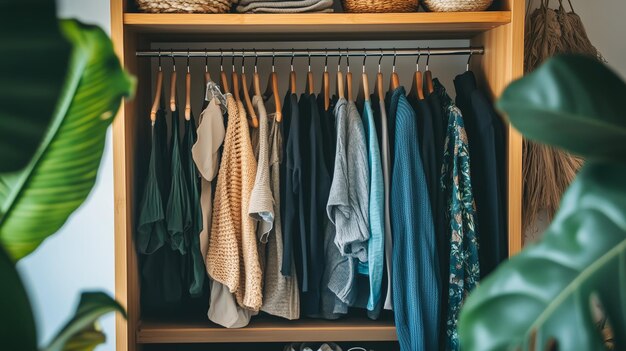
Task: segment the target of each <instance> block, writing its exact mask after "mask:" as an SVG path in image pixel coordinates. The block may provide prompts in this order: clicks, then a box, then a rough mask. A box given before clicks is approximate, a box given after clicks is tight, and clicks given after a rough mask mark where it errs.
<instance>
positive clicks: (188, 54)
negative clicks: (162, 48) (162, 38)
mask: <svg viewBox="0 0 626 351" xmlns="http://www.w3.org/2000/svg"><path fill="white" fill-rule="evenodd" d="M189 56H190V53H189V48H187V73H189Z"/></svg>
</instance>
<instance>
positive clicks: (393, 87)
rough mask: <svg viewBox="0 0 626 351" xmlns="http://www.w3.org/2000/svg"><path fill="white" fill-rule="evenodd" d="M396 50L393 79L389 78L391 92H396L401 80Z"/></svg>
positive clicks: (394, 52) (392, 72)
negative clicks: (397, 67) (397, 68)
mask: <svg viewBox="0 0 626 351" xmlns="http://www.w3.org/2000/svg"><path fill="white" fill-rule="evenodd" d="M396 58H397V56H396V50H394V51H393V68H392V70H391V77H390V78H389V90H390V91H394V90H396V89H398V87H399V86H400V78H399V77H398V73H397V72H396Z"/></svg>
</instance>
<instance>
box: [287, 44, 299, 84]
mask: <svg viewBox="0 0 626 351" xmlns="http://www.w3.org/2000/svg"><path fill="white" fill-rule="evenodd" d="M291 50H292V51H291V72H289V87H290V88H291V93H292V94H297V92H298V87H297V86H296V72H295V71H294V70H293V59H294V58H295V57H296V53H295V52H294V51H293V49H291Z"/></svg>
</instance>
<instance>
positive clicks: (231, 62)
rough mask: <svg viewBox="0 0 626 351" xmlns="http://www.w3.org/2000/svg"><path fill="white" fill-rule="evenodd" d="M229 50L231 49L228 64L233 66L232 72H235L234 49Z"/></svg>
mask: <svg viewBox="0 0 626 351" xmlns="http://www.w3.org/2000/svg"><path fill="white" fill-rule="evenodd" d="M231 50H232V54H231V61H230V65H231V66H233V72H235V49H231Z"/></svg>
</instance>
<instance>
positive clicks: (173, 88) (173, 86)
mask: <svg viewBox="0 0 626 351" xmlns="http://www.w3.org/2000/svg"><path fill="white" fill-rule="evenodd" d="M170 110H171V111H172V112H174V111H176V60H175V59H174V53H172V77H171V79H170Z"/></svg>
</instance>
